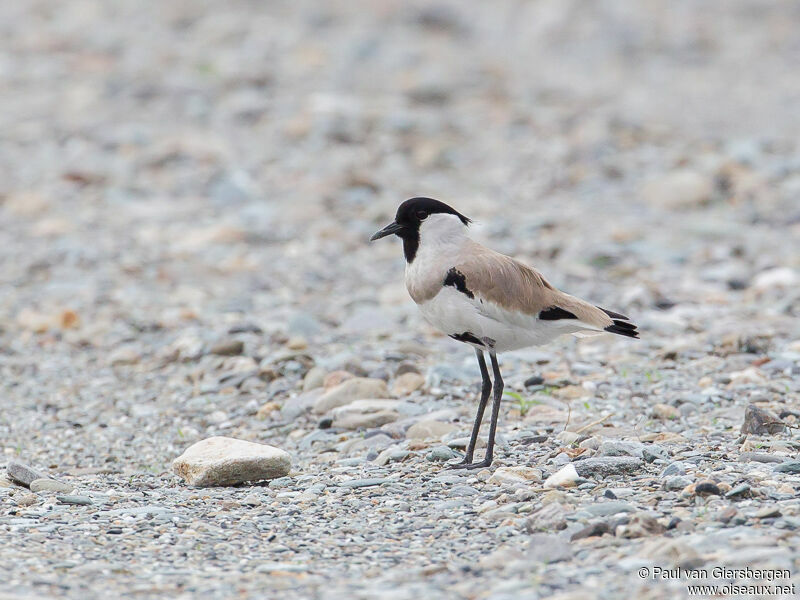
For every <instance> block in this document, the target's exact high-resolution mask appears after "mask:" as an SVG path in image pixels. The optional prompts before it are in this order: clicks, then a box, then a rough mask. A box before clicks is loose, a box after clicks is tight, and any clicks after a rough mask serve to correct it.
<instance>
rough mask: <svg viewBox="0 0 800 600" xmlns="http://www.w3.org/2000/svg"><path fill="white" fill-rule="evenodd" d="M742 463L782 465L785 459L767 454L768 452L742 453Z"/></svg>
mask: <svg viewBox="0 0 800 600" xmlns="http://www.w3.org/2000/svg"><path fill="white" fill-rule="evenodd" d="M739 461H740V462H760V463H782V462H783V461H784V458H783V457H781V456H776V455H775V454H767V453H766V452H741V453H740V454H739Z"/></svg>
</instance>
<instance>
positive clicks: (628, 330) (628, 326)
mask: <svg viewBox="0 0 800 600" xmlns="http://www.w3.org/2000/svg"><path fill="white" fill-rule="evenodd" d="M605 330H606V331H607V332H609V333H616V334H617V335H624V336H625V337H629V338H633V339H635V340H638V339H639V332H638V331H637V329H636V325H634V324H633V323H628V322H626V321H619V320H617V319H614V324H613V325H609V326H608V327H606V328H605Z"/></svg>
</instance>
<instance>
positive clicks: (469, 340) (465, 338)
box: [450, 331, 495, 349]
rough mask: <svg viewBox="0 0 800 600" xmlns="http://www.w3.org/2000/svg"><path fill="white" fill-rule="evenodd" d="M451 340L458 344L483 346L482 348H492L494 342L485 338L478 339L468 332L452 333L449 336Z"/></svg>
mask: <svg viewBox="0 0 800 600" xmlns="http://www.w3.org/2000/svg"><path fill="white" fill-rule="evenodd" d="M450 337H451V338H453V339H454V340H456V341H458V342H464V343H466V344H477V345H478V346H483V347H484V348H489V349H491V348H494V344H495V341H494V340H493V339H491V338H488V337H485V338H483V339H480V338H479V337H478V336H476V335H475V334H474V333H470V332H469V331H465V332H464V333H453V334H451V335H450Z"/></svg>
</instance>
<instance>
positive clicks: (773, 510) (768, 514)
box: [754, 506, 781, 519]
mask: <svg viewBox="0 0 800 600" xmlns="http://www.w3.org/2000/svg"><path fill="white" fill-rule="evenodd" d="M754 516H755V518H756V519H769V518H772V517H780V516H781V511H780V509H779V508H778V507H777V506H764V507H762V508H759V509H758V511H757V512H756V514H755V515H754Z"/></svg>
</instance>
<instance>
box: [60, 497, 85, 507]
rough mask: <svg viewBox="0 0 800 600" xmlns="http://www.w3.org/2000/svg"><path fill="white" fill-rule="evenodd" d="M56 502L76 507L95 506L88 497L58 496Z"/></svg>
mask: <svg viewBox="0 0 800 600" xmlns="http://www.w3.org/2000/svg"><path fill="white" fill-rule="evenodd" d="M56 500H58V501H59V502H60V503H61V504H73V505H76V506H91V505H92V504H93V502H92V499H91V498H89V497H88V496H72V495H64V496H56Z"/></svg>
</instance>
